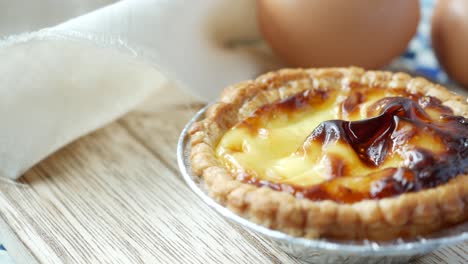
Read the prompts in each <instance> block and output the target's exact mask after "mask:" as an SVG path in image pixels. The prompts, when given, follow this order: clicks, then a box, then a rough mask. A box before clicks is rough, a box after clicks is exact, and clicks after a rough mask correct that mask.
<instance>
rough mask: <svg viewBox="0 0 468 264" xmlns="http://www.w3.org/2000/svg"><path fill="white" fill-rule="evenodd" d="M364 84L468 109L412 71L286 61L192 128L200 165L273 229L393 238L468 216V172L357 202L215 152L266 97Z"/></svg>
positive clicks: (215, 192) (241, 86) (236, 203)
mask: <svg viewBox="0 0 468 264" xmlns="http://www.w3.org/2000/svg"><path fill="white" fill-rule="evenodd" d="M356 84H357V85H363V86H367V87H370V88H372V87H375V88H377V87H379V88H382V87H383V88H386V89H404V90H406V92H408V93H411V94H424V95H428V96H432V97H435V98H437V99H439V100H440V101H442V102H443V105H444V106H447V107H449V108H450V109H452V110H453V113H454V114H455V115H457V116H463V117H465V118H466V117H468V105H467V102H466V98H464V97H462V96H459V95H455V94H453V93H451V92H449V91H448V90H447V89H445V88H444V87H442V86H440V85H436V84H433V83H431V82H429V81H427V80H425V79H423V78H412V77H411V76H409V75H407V74H405V73H392V72H384V71H365V70H363V69H360V68H326V69H285V70H280V71H277V72H270V73H267V74H264V75H262V76H260V77H258V78H257V79H255V80H252V81H245V82H241V83H238V84H235V85H232V86H229V87H227V88H226V89H225V90H224V91H223V93H222V95H221V97H220V99H219V100H218V101H217V102H216V103H214V104H213V105H212V106H210V107H209V108H208V109H207V111H206V113H205V118H204V119H202V120H201V121H199V122H196V123H195V124H194V125H193V126H192V127H191V128H190V130H189V136H190V146H191V154H190V160H191V165H192V170H193V172H194V173H195V174H196V175H198V176H200V177H202V178H203V179H204V181H205V184H206V187H207V189H208V191H209V194H210V196H212V197H213V198H214V199H215V200H216V201H217V202H218V203H220V204H222V205H224V206H226V207H227V208H228V209H230V210H231V211H233V212H235V213H237V214H238V215H240V216H242V217H244V218H246V219H249V220H251V221H253V222H255V223H257V224H261V225H263V226H266V227H268V228H271V229H275V230H279V231H282V232H284V233H287V234H289V235H292V236H297V237H306V238H314V239H315V238H334V239H346V240H357V239H370V240H391V239H396V238H410V237H415V236H418V235H425V234H429V233H431V232H434V231H437V230H441V229H443V228H445V227H448V226H451V225H454V224H458V223H461V222H464V221H466V220H467V219H468V205H467V204H468V175H458V176H456V177H454V178H453V179H451V180H450V181H448V182H447V183H445V184H442V185H438V186H436V187H434V188H430V189H424V190H420V191H417V192H410V193H404V194H400V195H398V196H393V197H388V198H382V199H375V200H363V201H359V202H355V203H351V204H343V203H338V202H335V201H331V200H323V201H314V200H309V199H304V198H297V197H295V196H294V195H292V194H290V193H288V192H282V191H275V190H273V189H271V188H269V187H266V186H263V187H258V186H255V185H252V184H249V183H244V182H241V181H239V180H238V179H236V176H235V175H234V174H233V173H231V172H230V171H229V170H228V169H227V168H226V167H225V165H224V164H223V163H222V162H221V161H220V160H219V158H218V157H217V155H216V147H217V144H218V143H219V140H220V139H221V137H222V136H223V135H224V134H225V133H226V132H227V131H228V130H229V129H230V128H231V127H233V126H234V125H235V124H237V123H238V122H240V121H242V120H244V119H245V118H247V117H248V116H250V115H251V114H252V113H253V112H254V111H255V110H256V109H258V108H259V107H261V106H263V105H267V104H271V103H274V102H278V101H280V100H284V99H286V98H288V97H290V96H293V95H295V94H298V93H300V92H303V91H305V90H323V89H329V88H333V89H341V88H342V87H344V86H352V85H356Z"/></svg>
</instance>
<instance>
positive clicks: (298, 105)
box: [216, 87, 468, 203]
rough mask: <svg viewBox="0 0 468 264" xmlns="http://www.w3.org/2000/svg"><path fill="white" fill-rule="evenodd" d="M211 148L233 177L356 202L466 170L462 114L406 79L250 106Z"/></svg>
mask: <svg viewBox="0 0 468 264" xmlns="http://www.w3.org/2000/svg"><path fill="white" fill-rule="evenodd" d="M216 152H217V155H218V157H219V158H220V160H222V161H223V163H224V164H225V165H226V166H227V167H228V168H229V170H230V171H231V172H232V173H233V174H234V175H236V177H237V179H238V180H240V181H243V182H246V183H250V184H254V185H257V186H267V187H270V188H272V189H274V190H278V191H285V192H289V193H292V194H293V195H295V196H296V197H299V198H302V197H303V198H308V199H311V200H333V201H336V202H339V203H354V202H358V201H361V200H366V199H380V198H385V197H392V196H396V195H399V194H402V193H406V192H415V191H419V190H422V189H427V188H432V187H436V186H438V185H441V184H444V183H446V182H448V181H449V180H450V179H452V178H454V177H456V176H458V175H462V174H466V173H468V119H466V118H464V117H461V116H455V115H454V114H453V111H452V110H451V109H450V108H448V107H446V106H444V105H443V104H442V102H441V101H440V100H438V99H437V98H434V97H430V96H424V95H421V94H416V95H415V94H410V93H408V92H406V91H405V90H403V89H383V88H368V87H353V89H346V90H342V91H336V90H324V91H313V90H307V91H305V92H302V93H299V94H296V95H294V96H292V97H290V98H287V99H285V100H283V101H279V102H276V103H273V104H268V105H264V106H262V107H260V108H259V109H257V110H256V111H255V112H254V113H253V114H252V115H251V116H249V117H248V118H246V119H245V120H243V121H242V122H239V123H238V124H236V125H235V126H234V127H232V128H231V129H230V130H229V131H228V132H227V133H226V134H225V135H224V136H223V137H222V138H221V140H220V142H219V144H218V146H217V149H216Z"/></svg>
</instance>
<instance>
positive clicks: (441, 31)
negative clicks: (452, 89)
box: [432, 0, 468, 88]
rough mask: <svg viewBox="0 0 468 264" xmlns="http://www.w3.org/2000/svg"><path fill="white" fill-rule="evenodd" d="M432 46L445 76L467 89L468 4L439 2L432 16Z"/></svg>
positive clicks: (467, 0) (467, 1)
mask: <svg viewBox="0 0 468 264" xmlns="http://www.w3.org/2000/svg"><path fill="white" fill-rule="evenodd" d="M432 46H433V47H434V52H435V53H436V56H437V59H438V60H439V62H440V64H441V65H442V67H443V68H444V69H445V71H446V72H447V73H448V75H449V76H450V77H451V78H452V79H454V80H455V81H457V82H459V83H460V84H461V85H463V86H465V88H468V0H439V1H438V3H437V5H436V7H435V9H434V14H433V16H432Z"/></svg>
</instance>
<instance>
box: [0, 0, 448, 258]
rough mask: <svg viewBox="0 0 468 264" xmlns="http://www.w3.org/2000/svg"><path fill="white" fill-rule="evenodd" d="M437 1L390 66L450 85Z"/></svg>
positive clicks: (1, 254)
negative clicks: (436, 34)
mask: <svg viewBox="0 0 468 264" xmlns="http://www.w3.org/2000/svg"><path fill="white" fill-rule="evenodd" d="M434 2H435V0H421V10H422V11H421V22H420V24H419V27H418V33H417V35H416V36H415V37H414V38H413V40H411V42H410V44H409V47H408V50H407V51H406V52H405V53H404V54H403V55H402V56H401V57H400V58H398V59H396V60H395V61H394V62H392V64H391V65H390V66H389V69H392V70H403V71H408V72H411V73H413V74H416V75H422V76H424V77H426V78H428V79H432V80H434V81H437V82H440V83H445V84H448V83H450V84H451V85H453V83H451V82H450V80H449V79H448V78H447V74H445V72H444V71H443V70H442V69H441V68H440V66H439V64H438V63H437V60H436V58H435V56H434V53H433V52H432V50H431V43H430V31H431V30H430V19H431V14H432V8H433V6H434ZM12 263H13V261H12V259H11V258H10V257H9V256H8V254H7V252H6V249H5V248H4V247H3V246H2V245H1V244H0V264H12Z"/></svg>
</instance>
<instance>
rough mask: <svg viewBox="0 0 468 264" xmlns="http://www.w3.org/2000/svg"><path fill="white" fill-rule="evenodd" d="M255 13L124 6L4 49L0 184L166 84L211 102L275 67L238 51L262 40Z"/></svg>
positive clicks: (163, 0) (187, 5)
mask: <svg viewBox="0 0 468 264" xmlns="http://www.w3.org/2000/svg"><path fill="white" fill-rule="evenodd" d="M253 5H254V1H251V0H242V1H239V0H238V1H230V0H223V1H220V0H203V1H183V0H170V1H169V0H153V1H149V0H141V1H140V0H126V1H121V2H118V3H116V4H114V5H111V6H108V7H105V8H102V9H99V10H97V11H94V12H92V13H89V14H86V15H84V16H81V17H78V18H75V19H72V20H70V21H68V22H65V23H63V24H61V25H59V26H57V27H54V28H50V29H46V30H41V31H39V32H35V33H30V34H24V35H19V36H13V37H10V38H8V39H6V40H4V41H2V42H0V57H1V58H2V60H1V61H0V120H1V122H2V129H1V130H0V176H3V177H8V178H10V179H16V178H18V177H19V176H21V175H22V174H23V173H24V172H25V171H26V170H28V169H29V168H30V167H32V166H33V165H34V164H36V163H37V162H39V161H41V160H42V159H44V158H45V157H47V156H48V155H50V154H51V153H53V152H54V151H56V150H57V149H59V148H61V147H63V146H64V145H66V144H68V143H69V142H71V141H73V140H75V139H76V138H78V137H80V136H82V135H84V134H86V133H89V132H90V131H93V130H95V129H97V128H99V127H102V126H103V125H105V124H107V123H109V122H111V121H113V120H115V119H116V118H118V117H120V116H121V115H123V114H125V113H126V112H128V111H130V110H131V109H132V108H133V107H135V106H136V105H137V104H138V103H140V102H141V101H142V100H143V99H144V98H146V97H147V96H148V95H149V94H150V93H152V92H153V91H154V90H155V89H157V88H158V87H160V86H161V84H162V83H164V82H165V77H163V76H166V77H167V78H169V79H171V80H172V81H175V82H176V83H177V84H178V85H180V86H181V87H183V88H185V89H187V90H188V91H191V92H193V93H194V94H195V95H197V96H198V97H199V98H200V99H202V100H205V101H208V100H210V99H211V98H213V97H214V96H215V95H216V94H218V93H219V91H220V90H221V89H222V88H223V87H224V86H226V85H228V84H230V83H234V82H237V81H240V80H244V79H249V78H251V77H253V76H254V75H256V74H258V73H260V72H262V71H264V70H265V69H266V68H267V67H271V66H272V65H274V64H275V63H276V62H274V61H270V60H268V59H264V58H262V56H255V55H252V53H251V52H247V51H246V49H239V48H236V43H249V41H250V40H255V39H257V38H258V32H257V28H256V26H255V9H254V6H253ZM233 43H234V44H233ZM161 73H162V74H161Z"/></svg>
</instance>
